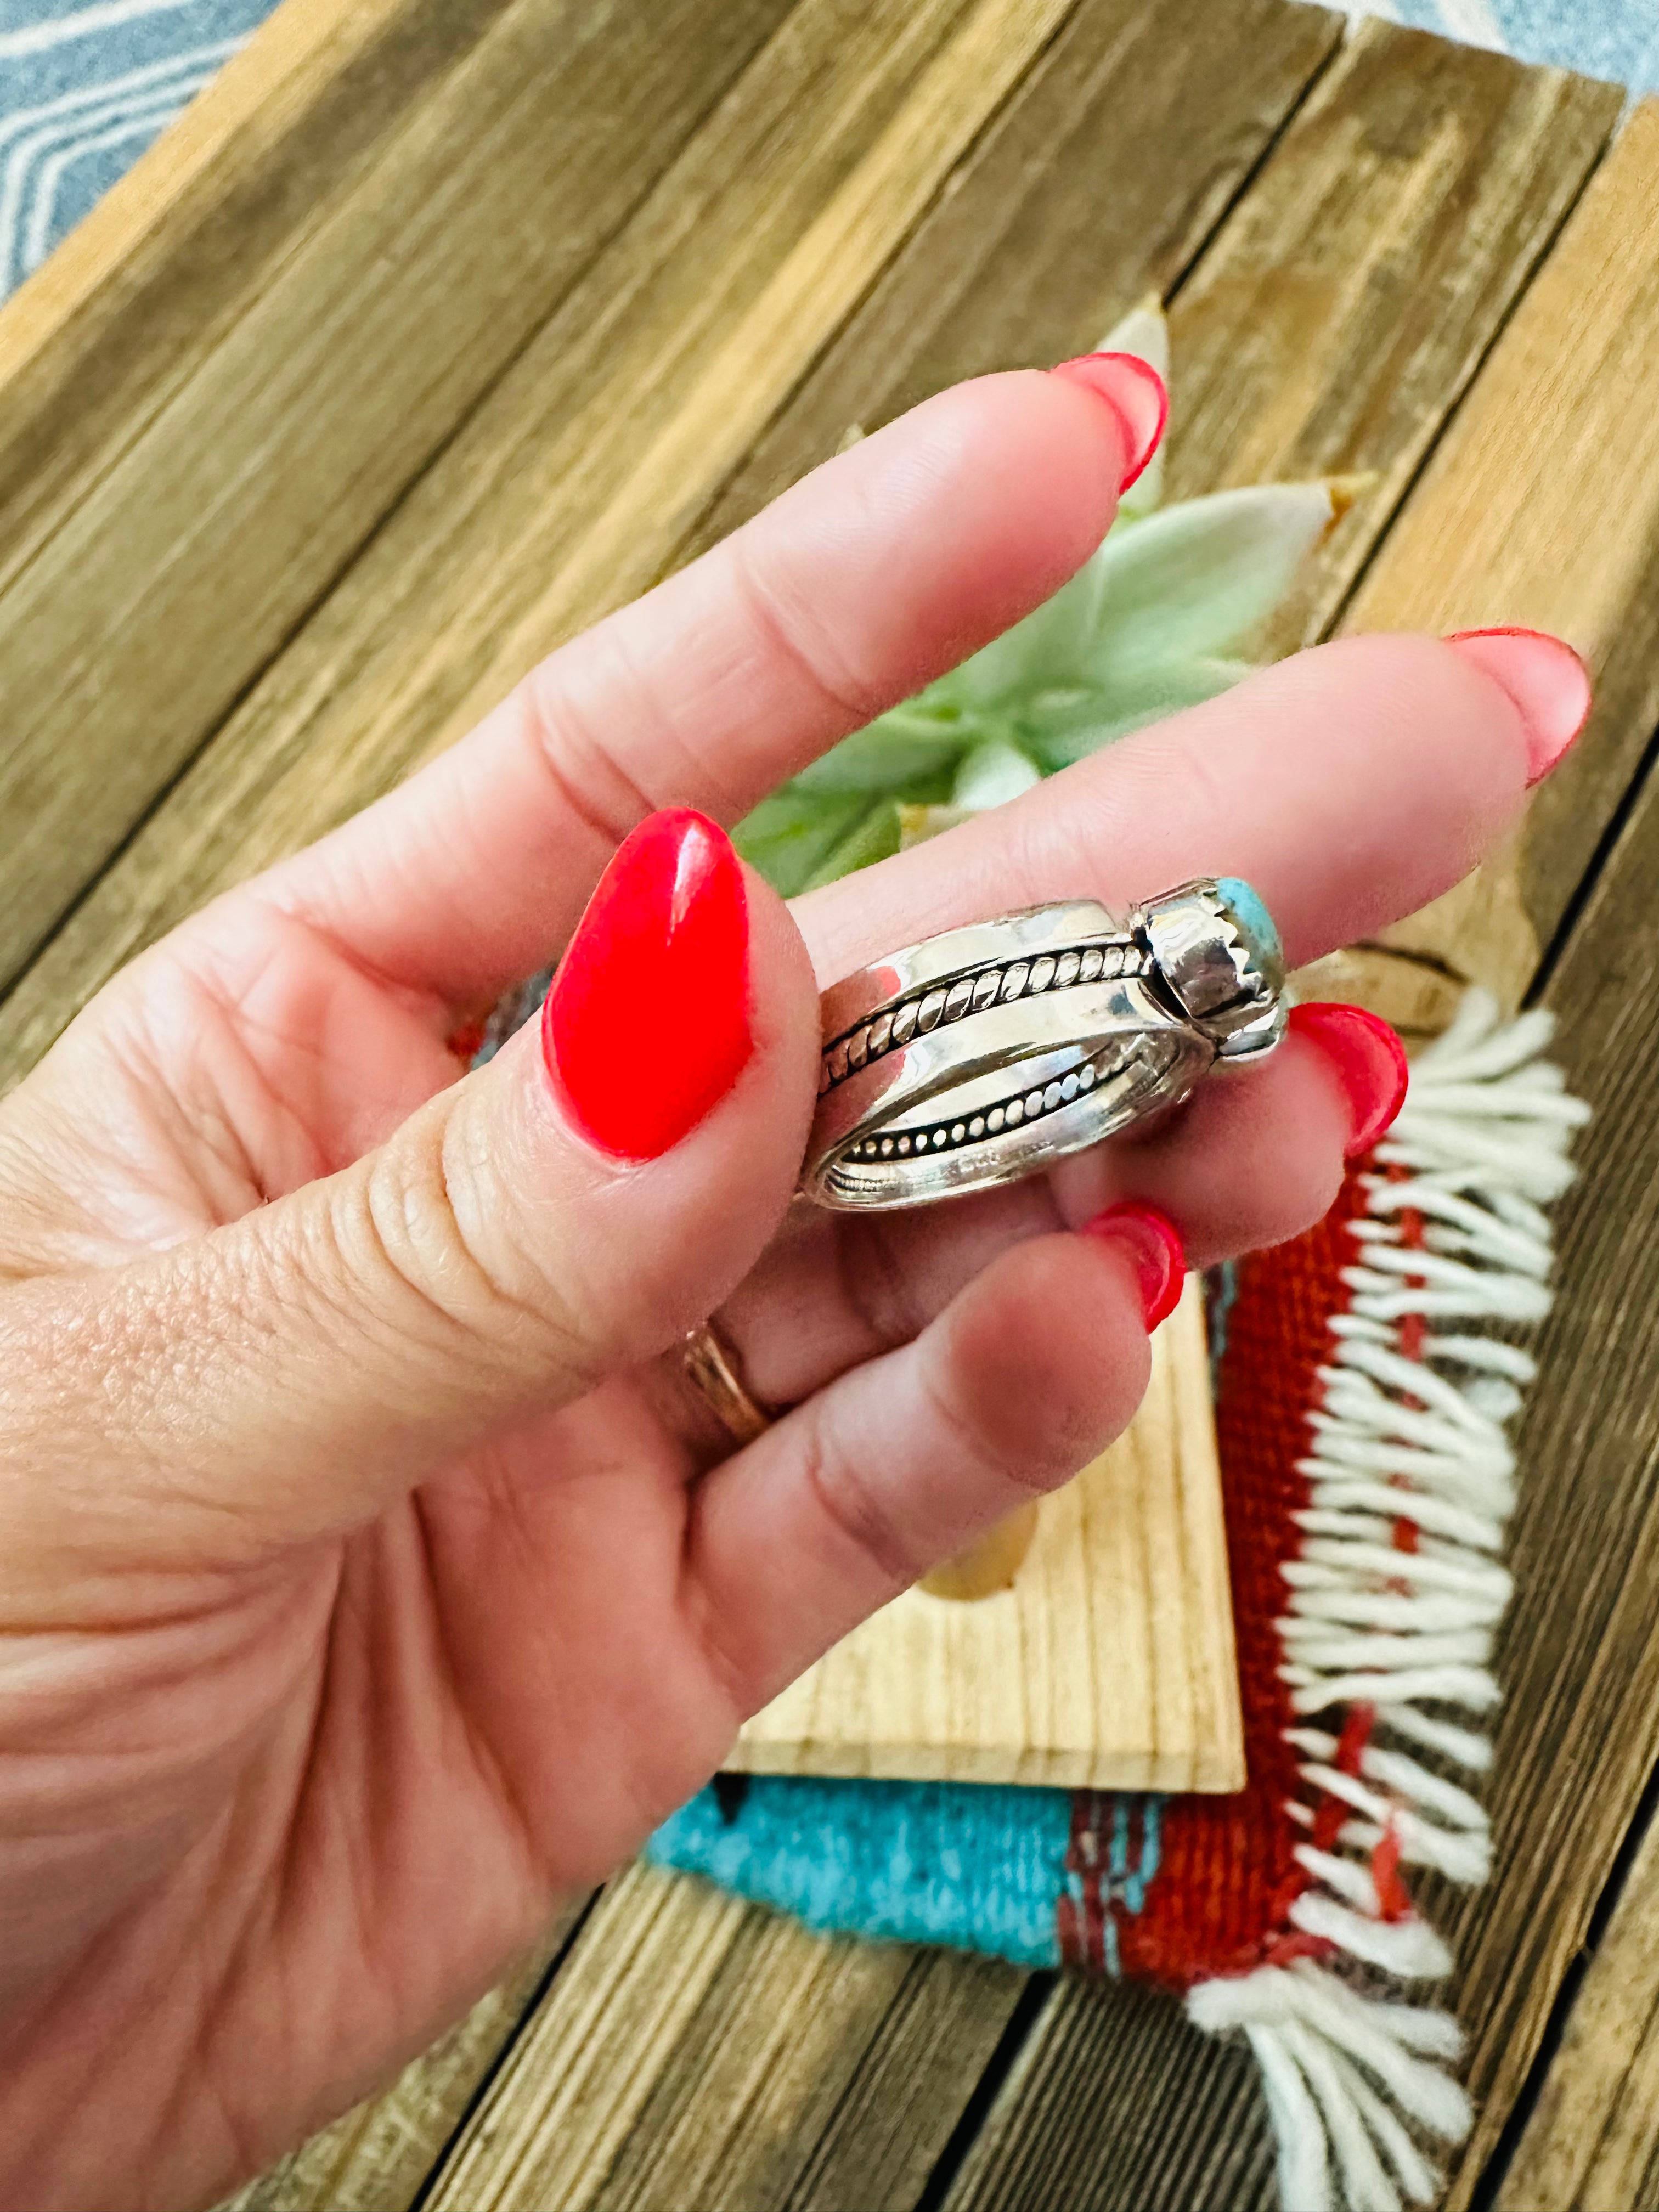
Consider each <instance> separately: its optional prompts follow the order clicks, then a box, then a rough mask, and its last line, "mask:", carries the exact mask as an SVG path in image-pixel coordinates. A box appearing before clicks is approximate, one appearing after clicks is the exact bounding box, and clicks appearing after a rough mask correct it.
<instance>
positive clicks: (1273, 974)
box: [1216, 876, 1285, 991]
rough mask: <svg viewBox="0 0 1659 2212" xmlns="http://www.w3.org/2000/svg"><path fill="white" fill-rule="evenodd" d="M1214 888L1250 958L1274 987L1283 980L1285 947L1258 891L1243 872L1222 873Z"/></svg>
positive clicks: (1276, 987) (1275, 988)
mask: <svg viewBox="0 0 1659 2212" xmlns="http://www.w3.org/2000/svg"><path fill="white" fill-rule="evenodd" d="M1216 890H1218V892H1219V893H1220V895H1221V898H1222V902H1223V903H1224V904H1225V907H1226V908H1227V911H1228V912H1229V913H1230V914H1231V916H1232V918H1233V920H1234V921H1235V922H1237V925H1238V930H1239V934H1240V935H1241V936H1242V937H1243V939H1244V942H1245V943H1246V944H1247V945H1249V948H1250V957H1251V958H1252V959H1253V960H1254V961H1255V964H1256V966H1257V968H1258V969H1260V970H1261V974H1262V975H1263V977H1264V978H1265V979H1266V981H1267V983H1268V985H1269V986H1270V987H1272V988H1273V990H1275V991H1276V990H1277V989H1278V988H1279V985H1280V984H1281V983H1282V982H1283V981H1284V980H1285V947H1284V946H1283V945H1281V944H1280V942H1279V932H1278V930H1277V929H1276V928H1275V927H1274V926H1273V916H1272V915H1270V914H1269V913H1268V911H1267V907H1266V906H1265V904H1264V903H1263V902H1262V899H1261V893H1260V892H1259V891H1255V890H1252V889H1251V888H1250V886H1249V884H1247V883H1246V882H1245V881H1244V879H1243V877H1242V876H1223V877H1221V878H1219V880H1218V882H1217V884H1216Z"/></svg>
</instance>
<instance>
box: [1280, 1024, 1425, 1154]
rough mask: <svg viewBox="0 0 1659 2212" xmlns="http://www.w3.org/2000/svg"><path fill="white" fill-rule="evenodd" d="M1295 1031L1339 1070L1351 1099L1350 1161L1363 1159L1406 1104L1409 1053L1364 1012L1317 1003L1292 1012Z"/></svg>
mask: <svg viewBox="0 0 1659 2212" xmlns="http://www.w3.org/2000/svg"><path fill="white" fill-rule="evenodd" d="M1291 1033H1292V1034H1293V1035H1294V1036H1302V1037H1309V1038H1311V1039H1312V1041H1313V1042H1314V1043H1315V1044H1316V1045H1317V1046H1318V1047H1319V1048H1320V1050H1321V1051H1322V1053H1323V1054H1325V1056H1326V1058H1327V1059H1328V1060H1331V1061H1333V1062H1334V1064H1335V1067H1336V1072H1337V1073H1338V1075H1339V1076H1340V1078H1341V1079H1342V1088H1343V1090H1344V1091H1346V1093H1347V1095H1348V1111H1349V1115H1350V1116H1351V1119H1352V1135H1351V1136H1350V1137H1349V1139H1348V1142H1347V1145H1346V1147H1345V1150H1346V1157H1347V1158H1349V1159H1351V1160H1353V1159H1358V1157H1359V1155H1360V1153H1361V1152H1370V1148H1371V1146H1373V1145H1374V1144H1376V1141H1377V1139H1379V1138H1380V1137H1383V1136H1385V1135H1386V1134H1387V1133H1388V1132H1389V1130H1390V1129H1391V1128H1392V1127H1394V1124H1395V1117H1396V1116H1397V1115H1398V1114H1399V1112H1400V1109H1401V1107H1402V1106H1403V1105H1404V1104H1405V1103H1406V1082H1407V1066H1406V1048H1405V1046H1404V1045H1403V1044H1401V1042H1400V1039H1399V1037H1398V1036H1396V1035H1395V1031H1394V1030H1391V1029H1390V1028H1389V1024H1387V1023H1386V1022H1385V1021H1383V1020H1381V1019H1380V1018H1378V1017H1377V1016H1376V1014H1368V1013H1367V1012H1365V1009H1364V1007H1363V1006H1338V1005H1335V1004H1330V1005H1326V1004H1322V1003H1320V1002H1318V1001H1316V1002H1315V1003H1314V1004H1312V1005H1310V1006H1292V1007H1291Z"/></svg>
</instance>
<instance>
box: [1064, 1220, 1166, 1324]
mask: <svg viewBox="0 0 1659 2212" xmlns="http://www.w3.org/2000/svg"><path fill="white" fill-rule="evenodd" d="M1084 1234H1085V1237H1111V1238H1112V1239H1113V1240H1114V1241H1115V1243H1120V1244H1121V1245H1123V1246H1124V1248H1125V1249H1127V1252H1128V1254H1129V1256H1130V1258H1131V1259H1132V1260H1133V1261H1134V1267H1135V1274H1136V1277H1137V1278H1138V1279H1139V1284H1140V1303H1141V1305H1142V1306H1143V1307H1144V1309H1145V1310H1146V1328H1147V1333H1148V1334H1151V1333H1152V1330H1153V1329H1155V1328H1157V1327H1158V1323H1159V1322H1161V1321H1167V1320H1168V1319H1169V1317H1170V1315H1171V1314H1172V1313H1173V1312H1174V1311H1175V1310H1176V1306H1177V1305H1178V1304H1180V1301H1181V1285H1182V1279H1183V1278H1184V1276H1185V1274H1186V1273H1187V1255H1186V1252H1185V1251H1184V1249H1182V1242H1181V1237H1180V1232H1179V1231H1177V1230H1176V1225H1175V1224H1174V1222H1172V1221H1170V1220H1167V1219H1166V1218H1164V1215H1163V1214H1161V1213H1160V1212H1158V1208H1157V1207H1156V1206H1138V1205H1136V1204H1135V1203H1134V1202H1133V1200H1124V1201H1123V1203H1122V1204H1121V1205H1118V1206H1108V1207H1107V1209H1106V1211H1105V1212H1104V1213H1097V1214H1096V1216H1095V1218H1094V1219H1093V1220H1092V1221H1091V1222H1088V1223H1085V1227H1084Z"/></svg>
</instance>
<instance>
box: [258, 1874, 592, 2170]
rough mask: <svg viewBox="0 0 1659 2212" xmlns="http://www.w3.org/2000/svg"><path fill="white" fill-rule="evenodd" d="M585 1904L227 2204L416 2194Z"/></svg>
mask: <svg viewBox="0 0 1659 2212" xmlns="http://www.w3.org/2000/svg"><path fill="white" fill-rule="evenodd" d="M585 1910H586V1900H585V1899H580V1900H577V1901H575V1902H574V1903H572V1904H571V1905H569V1906H568V1907H567V1909H566V1910H565V1911H562V1913H560V1914H559V1916H558V1917H557V1919H556V1922H555V1923H554V1924H553V1926H551V1927H550V1929H548V1931H547V1933H546V1935H545V1936H544V1938H543V1940H542V1941H541V1942H539V1943H538V1945H537V1946H536V1948H535V1949H534V1950H533V1951H532V1952H531V1954H529V1955H528V1957H526V1959H525V1960H523V1961H522V1962H521V1963H520V1966H518V1967H517V1968H516V1969H515V1970H514V1972H512V1973H511V1974H509V1975H508V1976H507V1978H506V1979H505V1980H504V1981H502V1982H501V1984H499V1986H498V1987H496V1988H495V1989H494V1990H491V1991H490V1992H489V1996H485V1997H481V1998H480V1999H479V2001H478V2002H477V2004H476V2005H474V2007H473V2008H472V2010H471V2012H470V2013H469V2014H468V2015H467V2016H466V2018H465V2020H463V2021H460V2022H459V2024H458V2025H457V2026H456V2027H453V2028H452V2029H451V2030H450V2031H449V2033H448V2034H447V2035H446V2036H444V2037H442V2038H441V2039H440V2040H439V2041H438V2042H437V2043H435V2044H434V2045H433V2046H432V2048H431V2050H430V2051H426V2052H424V2053H423V2054H422V2057H419V2058H416V2059H415V2060H413V2061H412V2062H411V2063H410V2064H409V2065H408V2066H406V2067H405V2068H404V2070H403V2072H402V2073H401V2074H400V2075H398V2079H397V2081H395V2082H394V2083H393V2084H392V2087H391V2088H390V2089H388V2090H386V2091H385V2092H384V2093H382V2094H381V2095H380V2096H379V2097H374V2098H370V2099H368V2100H367V2101H366V2102H364V2103H363V2104H361V2105H357V2106H354V2107H353V2109H352V2110H351V2111H350V2112H347V2113H345V2114H344V2115H343V2117H342V2118H339V2119H337V2120H336V2121H335V2123H334V2124H333V2125H332V2126H331V2127H328V2128H325V2129H324V2130H323V2131H322V2133H321V2134H320V2135H317V2136H313V2137H312V2139H311V2141H310V2142H308V2143H306V2144H304V2145H302V2147H301V2148H300V2149H298V2150H296V2151H294V2152H292V2153H290V2154H289V2156H288V2157H287V2158H285V2159H283V2160H281V2162H280V2163H279V2164H278V2165H276V2166H273V2167H272V2168H271V2169H270V2172H268V2173H265V2174H262V2175H261V2176H260V2178H259V2179H258V2180H257V2181H251V2182H250V2183H249V2184H248V2185H247V2186H246V2188H245V2189H242V2190H239V2191H237V2193H236V2195H235V2196H234V2197H230V2198H228V2199H227V2200H226V2203H224V2205H223V2206H222V2208H221V2212H309V2208H313V2207H317V2206H326V2207H327V2212H386V2208H388V2207H391V2206H397V2205H404V2204H409V2203H412V2202H413V2201H414V2199H415V2197H416V2194H417V2193H418V2191H419V2190H420V2186H421V2184H422V2182H423V2181H424V2180H425V2179H426V2176H427V2173H428V2170H429V2169H430V2167H431V2165H432V2161H433V2157H434V2154H435V2152H436V2150H437V2149H438V2148H439V2147H440V2146H441V2144H443V2143H445V2142H447V2141H448V2140H449V2138H450V2136H453V2134H454V2132H455V2130H457V2129H458V2128H459V2125H460V2124H461V2121H462V2120H463V2118H465V2114H466V2112H467V2109H468V2107H469V2106H471V2102H472V2100H473V2099H474V2097H475V2096H476V2095H477V2093H478V2091H479V2089H480V2088H481V2087H482V2086H483V2083H484V2081H486V2080H487V2079H488V2078H489V2075H490V2073H491V2072H492V2071H493V2069H494V2068H495V2065H496V2063H497V2062H498V2061H499V2059H500V2057H501V2053H502V2051H504V2050H505V2049H506V2048H507V2045H508V2043H509V2042H510V2041H511V2040H512V2038H513V2034H514V2033H515V2032H516V2030H517V2028H518V2026H519V2023H520V2020H521V2019H522V2018H523V2016H524V2015H525V2013H526V2010H527V2008H528V2007H529V2006H530V2004H531V2002H532V1999H533V1998H534V1997H535V1996H536V1993H537V1991H538V1990H539V1989H540V1987H541V1985H542V1984H543V1982H544V1980H545V1979H546V1978H547V1975H548V1973H549V1972H550V1969H551V1967H552V1966H553V1964H554V1962H555V1960H556V1959H557V1957H558V1954H559V1953H560V1952H561V1951H562V1949H563V1948H564V1946H565V1944H566V1943H567V1942H568V1940H569V1937H570V1934H571V1931H572V1929H574V1927H575V1925H576V1923H577V1922H578V1920H579V1919H580V1917H581V1915H582V1912H583V1911H585Z"/></svg>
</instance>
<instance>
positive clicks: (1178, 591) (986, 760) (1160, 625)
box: [736, 299, 1363, 897]
mask: <svg viewBox="0 0 1659 2212" xmlns="http://www.w3.org/2000/svg"><path fill="white" fill-rule="evenodd" d="M1101 345H1102V349H1103V351H1109V352H1115V353H1133V354H1135V355H1138V356H1139V358H1140V359H1142V360H1143V361H1147V362H1151V363H1152V367H1153V368H1156V369H1157V370H1158V374H1160V375H1161V376H1163V377H1164V378H1165V380H1167V379H1168V375H1169V367H1170V349H1169V331H1168V327H1167V325H1165V322H1164V314H1163V310H1162V309H1161V307H1159V306H1158V302H1157V301H1156V300H1155V299H1154V300H1149V301H1143V302H1142V303H1141V305H1140V306H1139V307H1135V308H1133V309H1132V310H1131V312H1130V313H1128V314H1127V315H1126V316H1125V317H1124V318H1123V319H1122V320H1121V322H1119V323H1117V324H1115V325H1114V327H1113V328H1112V329H1111V330H1110V331H1108V333H1107V335H1106V337H1104V338H1103V340H1102V342H1101ZM1362 488H1363V486H1362V484H1361V481H1360V480H1359V479H1357V478H1353V479H1338V480H1334V481H1333V482H1331V483H1300V484H1263V485H1258V486H1255V487H1253V488H1251V489H1246V490H1242V491H1226V492H1218V493H1217V494H1215V495H1213V496H1212V497H1211V498H1208V499H1194V500H1185V501H1181V502H1179V503H1178V504H1177V505H1176V506H1174V507H1163V506H1161V505H1160V501H1161V498H1162V492H1163V476H1162V457H1161V455H1160V457H1159V459H1158V460H1155V461H1154V462H1153V464H1152V466H1151V467H1150V468H1149V469H1147V470H1146V471H1145V473H1144V474H1143V475H1142V476H1141V477H1140V479H1139V482H1138V483H1135V484H1133V485H1132V486H1131V488H1130V489H1129V491H1128V492H1127V494H1126V495H1125V496H1124V498H1123V500H1122V501H1121V504H1120V506H1119V508H1118V514H1117V520H1115V523H1114V524H1113V526H1112V528H1111V530H1110V532H1109V533H1108V535H1107V538H1106V540H1105V542H1104V544H1103V545H1101V546H1100V547H1099V549H1098V550H1097V551H1096V553H1095V554H1094V555H1093V556H1091V558H1090V559H1089V560H1088V561H1086V562H1085V563H1084V566H1083V568H1081V569H1080V570H1079V573H1078V574H1076V575H1075V576H1073V578H1072V580H1071V581H1070V582H1069V583H1067V584H1066V585H1064V586H1061V588H1060V590H1059V591H1058V592H1055V593H1054V597H1053V598H1052V599H1049V600H1048V602H1047V603H1046V604H1045V605H1042V606H1041V607H1039V608H1037V610H1036V612H1035V613H1033V614H1030V615H1028V616H1027V617H1026V618H1025V620H1024V622H1021V623H1016V624H1015V625H1014V627H1013V629H1011V630H1009V631H1008V632H1007V633H1006V635H1004V636H1002V637H1000V638H997V639H996V640H994V641H993V642H992V643H991V644H990V645H987V646H986V647H984V648H983V649H982V650H981V652H978V653H975V654H974V655H973V656H972V657H971V659H968V660H965V661H963V664H962V665H961V666H960V667H959V668H956V669H953V670H952V671H951V673H950V674H949V675H947V676H943V677H941V678H939V681H938V682H937V683H934V684H929V685H928V686H927V690H925V691H922V692H921V693H919V694H918V695H917V696H916V697H915V698H914V699H911V700H908V701H907V702H905V704H904V705H902V706H901V707H895V708H892V709H890V711H889V712H888V713H886V714H878V716H877V717H876V719H875V720H873V721H872V722H871V723H869V724H867V725H866V727H865V728H863V729H861V730H858V731H855V732H854V734H853V735H852V736H851V737H849V738H844V739H843V740H842V743H841V744H838V745H837V746H836V748H835V750H833V751H832V752H829V753H828V754H826V755H825V756H824V757H823V759H822V760H820V761H815V762H814V763H812V765H811V767H810V768H807V769H804V770H803V771H802V772H801V774H800V775H798V776H796V777H795V778H794V779H793V781H792V782H790V783H787V784H786V785H785V786H784V787H783V789H782V790H781V791H779V792H776V793H774V795H773V796H772V797H771V798H770V799H766V800H765V801H763V804H762V805H759V806H757V808H756V809H755V811H754V812H753V813H752V814H750V816H749V817H747V819H746V820H745V821H744V822H743V823H740V824H739V826H738V830H737V833H736V835H737V844H738V850H739V851H740V852H741V853H742V854H743V855H744V858H745V859H746V860H750V861H751V862H752V863H753V865H754V866H756V867H757V868H758V869H759V870H760V872H762V874H763V875H764V876H766V877H767V878H768V879H769V881H770V882H771V883H773V884H775V885H776V887H777V889H778V890H781V892H783V894H784V895H785V896H787V897H788V896H793V895H794V894H795V893H796V892H798V891H802V890H811V889H812V888H814V887H815V886H816V885H817V884H825V883H830V882H833V881H834V880H835V878H836V877H838V876H843V875H847V874H849V873H850V872H852V871H853V870H854V869H855V868H862V867H867V866H870V864H871V863H872V861H875V860H884V859H886V858H887V857H888V855H889V854H892V853H896V852H897V851H899V850H900V849H901V848H902V847H903V846H905V845H908V844H913V843H915V842H919V841H920V840H921V839H923V838H926V837H929V836H937V835H938V834H939V831H940V830H941V829H947V828H949V827H951V825H952V824H953V823H957V822H961V821H963V820H965V819H967V818H968V817H969V816H970V815H972V814H975V813H978V812H981V811H984V810H985V809H986V808H987V807H990V806H997V805H1002V804H1003V803H1004V802H1005V801H1006V800H1007V799H1012V798H1015V797H1018V794H1019V793H1021V792H1022V791H1024V790H1026V789H1028V788H1029V787H1030V785H1032V784H1033V783H1035V782H1036V781H1038V779H1039V778H1040V777H1041V776H1043V775H1052V774H1053V773H1054V771H1055V770H1056V769H1062V768H1066V767H1069V766H1070V765H1071V763H1073V761H1078V760H1081V759H1083V758H1084V757H1085V755H1087V754H1089V753H1091V752H1096V751H1097V750H1099V749H1100V747H1101V746H1103V745H1107V744H1112V743H1113V742H1114V741H1115V739H1117V738H1121V737H1126V736H1127V735H1128V733H1129V732H1131V731H1133V730H1138V729H1141V728H1143V727H1144V726H1146V724H1147V723H1148V722H1153V721H1157V720H1159V719H1160V718H1161V717H1162V716H1164V715H1165V714H1176V713H1177V712H1179V711H1180V710H1181V709H1182V708H1186V707H1192V706H1197V705H1200V704H1201V703H1202V702H1204V701H1205V700H1206V699H1213V698H1214V697H1216V696H1217V695H1218V693H1220V692H1222V691H1225V690H1229V689H1230V688H1231V686H1232V685H1233V684H1237V682H1238V681H1239V679H1240V678H1242V677H1244V676H1247V675H1249V672H1250V665H1249V662H1248V661H1247V660H1245V659H1242V658H1241V657H1240V648H1241V647H1243V646H1244V645H1245V644H1246V642H1247V641H1249V638H1250V637H1251V636H1252V635H1253V634H1254V633H1255V632H1256V631H1258V630H1259V629H1260V628H1261V624H1262V623H1264V622H1265V621H1266V619H1267V617H1268V616H1269V615H1271V614H1272V613H1273V611H1274V609H1275V608H1277V607H1278V606H1279V605H1281V604H1282V603H1283V601H1284V599H1285V596H1286V595H1287V593H1288V592H1289V591H1290V590H1291V586H1292V585H1293V583H1294V581H1295V580H1296V576H1297V571H1298V570H1299V568H1301V565H1302V563H1303V562H1304V561H1305V560H1306V558H1307V556H1308V555H1309V554H1310V552H1311V551H1312V550H1313V548H1314V547H1315V546H1316V545H1317V544H1318V543H1319V542H1320V540H1321V538H1322V537H1323V536H1324V535H1325V533H1326V532H1327V531H1328V529H1329V528H1330V526H1331V525H1332V523H1333V521H1334V520H1336V518H1337V517H1338V516H1339V515H1340V513H1342V512H1343V511H1344V509H1345V508H1346V506H1347V505H1348V504H1350V503H1351V501H1352V498H1353V497H1354V496H1355V495H1356V494H1357V492H1358V490H1359V489H1362Z"/></svg>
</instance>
